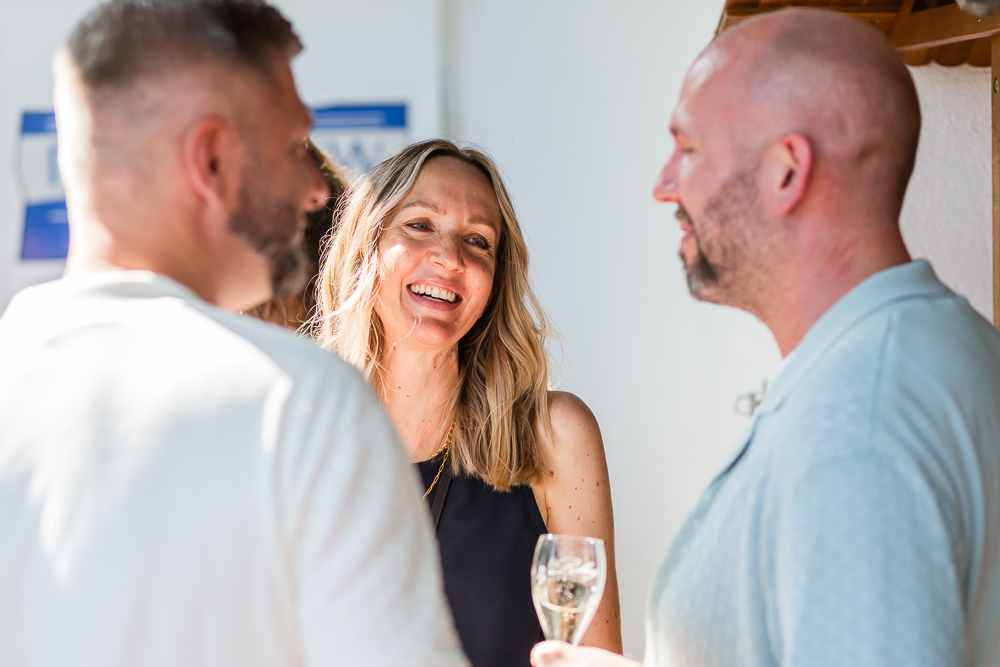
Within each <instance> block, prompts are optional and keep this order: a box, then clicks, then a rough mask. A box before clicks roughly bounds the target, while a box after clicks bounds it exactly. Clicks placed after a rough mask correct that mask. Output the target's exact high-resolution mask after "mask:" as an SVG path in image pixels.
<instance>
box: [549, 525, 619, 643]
mask: <svg viewBox="0 0 1000 667" xmlns="http://www.w3.org/2000/svg"><path fill="white" fill-rule="evenodd" d="M607 570H608V564H607V557H606V555H605V553H604V541H603V540H599V539H597V538H596V537H574V536H570V535H553V534H551V533H547V534H545V535H542V536H540V537H539V538H538V544H537V546H535V560H534V562H533V563H532V565H531V598H532V600H534V602H535V611H536V612H537V613H538V619H539V620H540V621H541V623H542V631H543V632H544V633H545V638H546V639H561V640H562V641H564V642H569V643H570V644H572V645H573V646H576V645H577V644H579V643H580V639H581V638H583V633H584V632H585V631H586V630H587V626H588V625H590V621H591V619H593V618H594V614H595V613H597V607H598V606H599V605H600V604H601V596H602V595H603V594H604V582H605V579H606V578H607Z"/></svg>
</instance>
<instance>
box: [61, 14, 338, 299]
mask: <svg viewBox="0 0 1000 667" xmlns="http://www.w3.org/2000/svg"><path fill="white" fill-rule="evenodd" d="M301 49H302V44H301V42H300V41H299V39H298V37H297V36H296V35H295V33H294V32H293V30H292V26H291V24H290V23H289V22H288V21H287V20H285V18H284V17H283V16H282V15H281V14H280V13H279V12H278V11H277V10H276V9H274V8H273V7H271V6H270V5H268V4H266V3H265V2H262V1H261V0H111V2H108V3H106V4H103V5H101V6H99V7H97V8H96V9H95V10H93V11H92V12H91V13H90V14H89V15H88V16H86V17H85V18H84V19H83V21H82V22H81V23H80V24H79V25H78V26H77V27H76V29H75V30H74V31H73V33H72V35H71V36H70V38H69V40H68V42H67V43H66V44H65V45H64V46H63V47H62V48H61V49H60V51H59V52H58V53H57V55H56V59H55V66H54V69H55V82H56V91H55V102H56V122H57V124H58V126H59V143H60V146H59V164H60V169H61V171H62V174H63V180H64V183H65V185H66V196H67V206H68V209H69V214H70V229H71V245H70V261H69V267H70V269H69V270H73V267H75V266H77V265H81V266H82V265H88V264H89V266H95V265H96V266H102V265H103V266H112V267H122V268H147V269H150V270H154V271H158V272H160V273H164V274H166V275H169V276H171V277H173V278H175V279H177V280H179V281H180V282H182V283H184V284H186V285H188V286H189V287H191V288H192V289H194V290H195V291H196V292H197V293H199V294H200V295H201V296H202V297H203V298H206V299H208V300H209V301H212V302H214V303H220V304H223V303H224V304H225V305H228V306H229V307H234V308H242V307H249V306H252V305H254V304H255V303H257V302H260V301H263V300H266V299H267V298H269V297H270V295H271V294H270V293H272V292H277V293H283V292H289V291H294V290H295V289H296V288H297V286H298V285H299V284H300V283H301V281H302V278H303V276H302V275H301V273H302V268H301V267H302V266H303V261H304V260H303V259H302V258H301V249H300V248H297V247H295V245H296V243H298V240H299V239H300V238H301V227H302V223H303V221H304V218H305V213H306V212H307V211H308V210H310V209H311V208H312V207H313V206H314V205H315V202H314V201H312V200H313V199H315V198H316V197H318V196H319V195H321V194H323V193H324V192H325V191H324V190H323V189H322V182H321V180H320V178H319V175H318V173H316V170H315V167H314V166H313V165H312V163H311V161H310V160H309V158H308V155H307V154H306V152H305V149H304V147H302V146H301V142H302V140H303V139H304V138H305V135H306V134H307V132H308V128H309V124H310V119H309V114H308V110H307V109H306V108H305V107H304V106H303V105H302V102H301V100H300V99H299V98H298V94H297V92H296V91H295V85H294V80H293V78H292V75H291V70H290V69H289V61H290V60H291V58H292V57H294V56H295V55H296V54H297V53H298V52H299V51H300V50H301ZM164 211H169V212H170V215H163V212H164ZM185 222H186V223H188V224H187V227H183V224H184V223H185ZM228 232H232V234H229V233H228ZM237 237H239V239H241V243H235V242H234V240H233V239H235V238H237ZM164 239H166V240H169V241H170V243H163V242H162V241H163V240H164ZM109 248H110V249H109ZM109 255H113V257H109ZM81 257H82V258H84V259H82V260H81V259H80V258H81ZM95 257H96V258H97V259H96V260H95ZM78 260H79V261H78ZM261 267H265V268H266V269H267V270H269V272H270V277H269V280H270V288H268V287H267V285H266V284H265V285H264V286H263V287H261V285H260V281H259V280H258V279H257V275H258V274H260V273H261V271H260V268H261ZM266 273H267V271H265V274H266ZM266 282H267V281H266V280H265V283H266ZM239 284H245V285H248V287H247V288H246V289H243V288H240V289H236V290H235V292H239V293H238V294H236V293H235V292H234V290H233V289H230V287H232V286H235V285H239ZM251 284H253V285H255V286H252V285H251Z"/></svg>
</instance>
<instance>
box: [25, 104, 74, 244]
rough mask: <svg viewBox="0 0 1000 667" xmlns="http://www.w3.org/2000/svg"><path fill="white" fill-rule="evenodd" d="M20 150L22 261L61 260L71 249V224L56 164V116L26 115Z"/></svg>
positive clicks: (46, 113)
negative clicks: (22, 223) (22, 212)
mask: <svg viewBox="0 0 1000 667" xmlns="http://www.w3.org/2000/svg"><path fill="white" fill-rule="evenodd" d="M17 151H18V155H17V159H16V163H17V174H18V180H19V181H20V186H21V195H22V197H23V200H24V236H23V237H22V240H21V259H62V258H64V257H66V251H67V249H68V248H69V225H68V223H67V220H66V199H65V195H64V194H63V187H62V181H61V180H60V179H59V165H58V164H57V163H56V118H55V114H53V113H52V112H51V111H26V112H24V113H23V114H22V116H21V136H20V138H19V141H18V145H17Z"/></svg>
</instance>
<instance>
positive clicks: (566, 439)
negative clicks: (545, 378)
mask: <svg viewBox="0 0 1000 667" xmlns="http://www.w3.org/2000/svg"><path fill="white" fill-rule="evenodd" d="M549 421H550V423H551V424H552V431H551V437H549V436H548V435H546V437H544V438H543V440H544V442H545V445H546V458H547V464H548V468H549V469H548V475H547V476H546V477H547V479H546V482H549V483H550V482H553V481H556V480H558V479H559V478H562V479H563V480H566V479H567V478H572V477H575V476H576V474H575V473H576V471H579V472H584V471H594V469H595V467H596V468H597V469H598V470H601V471H605V470H606V469H607V464H606V463H605V460H604V443H603V441H602V440H601V428H600V426H599V425H598V423H597V418H596V417H594V413H593V412H591V410H590V408H589V407H587V404H586V403H584V402H583V401H582V400H581V399H580V398H579V397H578V396H575V395H574V394H571V393H569V392H565V391H550V392H549ZM567 473H569V474H567ZM605 474H606V473H605ZM547 485H549V484H547Z"/></svg>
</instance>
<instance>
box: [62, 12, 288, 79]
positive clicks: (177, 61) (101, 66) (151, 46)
mask: <svg viewBox="0 0 1000 667" xmlns="http://www.w3.org/2000/svg"><path fill="white" fill-rule="evenodd" d="M66 47H67V49H68V50H69V54H70V56H71V57H72V59H73V60H74V61H75V63H76V65H77V66H78V67H79V68H80V72H81V74H82V77H83V82H84V84H85V85H86V86H87V87H88V88H89V89H90V90H91V91H97V90H101V89H114V88H120V87H124V86H128V85H129V84H130V83H132V82H134V81H135V80H136V79H138V78H140V77H143V76H151V75H152V76H155V75H157V74H160V73H162V72H164V71H167V70H169V69H172V68H176V67H177V66H179V65H180V66H183V65H191V64H197V63H200V62H205V61H210V60H218V61H221V62H224V63H227V64H232V65H243V66H248V67H251V68H254V69H257V70H260V71H262V72H265V73H269V72H270V71H271V68H272V66H273V59H274V58H275V56H277V55H284V56H286V57H288V58H291V57H292V56H294V55H296V54H297V53H298V52H299V51H301V50H302V42H301V41H300V40H299V38H298V36H297V35H296V34H295V32H294V31H293V30H292V24H291V23H289V22H288V20H286V19H285V17H284V16H282V15H281V13H280V12H279V11H278V10H277V9H275V8H274V7H272V6H271V5H269V4H267V3H266V2H263V1H262V0H111V2H106V3H104V4H102V5H100V6H99V7H97V8H96V9H94V10H93V11H91V12H90V13H89V14H87V16H86V17H84V19H83V20H82V21H81V22H80V23H79V24H78V25H77V26H76V28H75V29H74V30H73V33H72V34H71V35H70V38H69V41H68V42H67V43H66Z"/></svg>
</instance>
